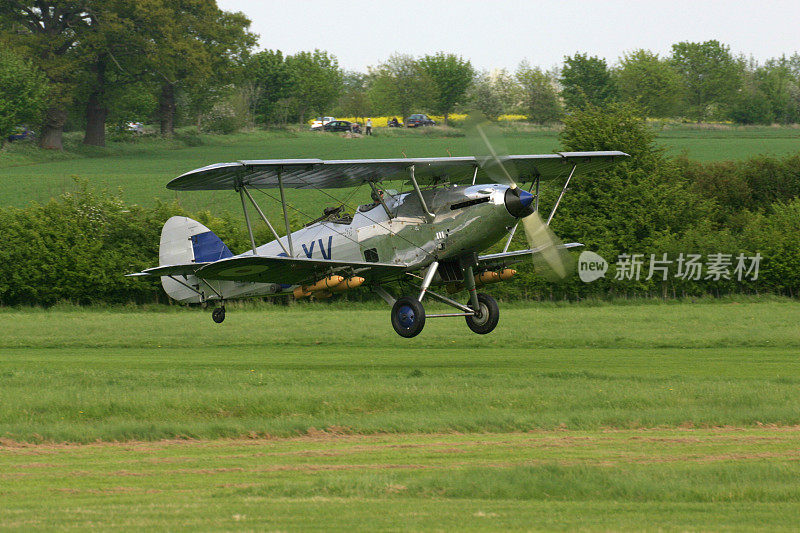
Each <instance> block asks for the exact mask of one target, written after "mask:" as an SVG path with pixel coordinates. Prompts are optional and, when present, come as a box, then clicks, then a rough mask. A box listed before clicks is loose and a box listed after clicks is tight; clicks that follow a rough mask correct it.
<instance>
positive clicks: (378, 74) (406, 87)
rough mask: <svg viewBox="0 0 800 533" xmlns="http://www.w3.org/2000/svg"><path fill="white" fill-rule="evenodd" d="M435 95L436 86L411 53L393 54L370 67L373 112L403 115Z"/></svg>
mask: <svg viewBox="0 0 800 533" xmlns="http://www.w3.org/2000/svg"><path fill="white" fill-rule="evenodd" d="M435 96H436V85H435V84H434V82H433V80H432V79H431V77H430V76H429V75H428V73H427V72H425V71H424V70H423V69H422V67H421V66H420V64H419V63H418V62H417V61H416V60H415V59H414V57H413V56H410V55H405V54H394V55H392V56H390V57H389V59H387V60H386V62H384V63H382V64H380V65H378V67H377V68H375V69H370V84H369V98H370V102H372V105H373V108H374V109H375V110H376V111H377V112H381V113H387V114H390V113H397V112H399V113H400V115H402V117H403V118H405V117H408V116H409V115H410V114H411V111H412V109H414V110H420V108H421V109H427V108H428V107H430V106H431V104H432V102H433V99H434V98H435Z"/></svg>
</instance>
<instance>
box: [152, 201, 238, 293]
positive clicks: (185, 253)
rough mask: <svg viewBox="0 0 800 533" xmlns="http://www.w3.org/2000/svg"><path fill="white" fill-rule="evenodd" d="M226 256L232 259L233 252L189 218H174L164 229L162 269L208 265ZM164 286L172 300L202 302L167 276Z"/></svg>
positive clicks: (161, 243)
mask: <svg viewBox="0 0 800 533" xmlns="http://www.w3.org/2000/svg"><path fill="white" fill-rule="evenodd" d="M227 257H233V253H232V252H231V251H230V249H229V248H228V247H227V246H226V245H225V243H224V242H222V240H221V239H220V238H219V237H217V235H216V234H215V233H214V232H213V231H211V230H210V229H208V228H207V227H206V226H204V225H203V224H201V223H200V222H197V221H196V220H192V219H191V218H189V217H172V218H170V219H169V220H167V221H166V222H165V223H164V227H163V228H162V229H161V242H160V243H159V248H158V264H159V265H160V266H164V265H183V264H188V263H209V262H213V261H219V260H220V259H225V258H227ZM161 285H162V286H163V287H164V291H166V293H167V294H168V295H169V296H170V298H173V299H175V300H179V301H199V297H198V296H197V294H196V293H194V292H192V291H191V290H189V289H188V288H186V287H184V286H183V285H181V284H180V283H178V282H177V281H175V280H173V279H171V278H169V277H167V276H163V277H162V278H161Z"/></svg>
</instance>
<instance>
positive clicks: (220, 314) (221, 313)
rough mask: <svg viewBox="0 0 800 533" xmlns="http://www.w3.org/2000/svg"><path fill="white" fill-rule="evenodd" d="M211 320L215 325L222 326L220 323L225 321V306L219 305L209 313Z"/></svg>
mask: <svg viewBox="0 0 800 533" xmlns="http://www.w3.org/2000/svg"><path fill="white" fill-rule="evenodd" d="M211 319H212V320H213V321H214V322H216V323H217V324H222V321H223V320H225V306H224V305H221V306H219V307H215V308H214V310H213V311H211Z"/></svg>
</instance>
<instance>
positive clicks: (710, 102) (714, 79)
mask: <svg viewBox="0 0 800 533" xmlns="http://www.w3.org/2000/svg"><path fill="white" fill-rule="evenodd" d="M670 63H671V64H672V65H673V67H675V69H676V70H677V72H678V74H679V75H680V76H681V78H682V80H683V83H684V86H685V88H686V94H687V101H688V104H689V112H690V114H691V116H692V117H693V118H695V119H697V121H698V122H700V121H702V120H704V119H706V118H708V117H709V116H711V115H713V114H714V113H715V112H716V113H717V114H719V111H718V109H719V108H720V107H722V106H725V105H727V104H730V103H731V102H732V101H733V99H734V97H735V96H736V91H737V90H738V89H739V88H740V87H741V84H742V80H741V76H740V72H741V67H740V66H739V64H737V62H736V60H735V59H734V58H733V56H732V55H731V53H730V48H729V47H728V46H725V45H723V44H720V43H719V42H718V41H713V40H712V41H705V42H703V43H692V42H687V41H684V42H680V43H677V44H673V45H672V58H671V60H670ZM715 108H716V109H715Z"/></svg>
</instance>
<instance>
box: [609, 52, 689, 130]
mask: <svg viewBox="0 0 800 533" xmlns="http://www.w3.org/2000/svg"><path fill="white" fill-rule="evenodd" d="M615 74H616V85H617V89H618V91H619V97H620V98H621V99H622V100H624V101H627V102H631V103H634V104H636V105H637V106H638V107H639V108H640V109H641V110H642V111H644V113H646V114H647V116H650V117H672V116H675V115H677V114H678V113H679V112H680V105H681V103H682V101H683V96H684V87H683V83H682V81H681V77H680V76H679V75H678V72H677V71H676V70H675V69H674V67H673V66H672V65H671V64H670V62H669V61H666V60H663V59H660V58H659V57H658V54H654V53H652V52H650V51H649V50H643V49H640V50H635V51H633V52H631V53H629V54H625V55H624V56H623V57H622V58H621V59H620V65H619V68H618V69H617V70H616V72H615Z"/></svg>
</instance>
